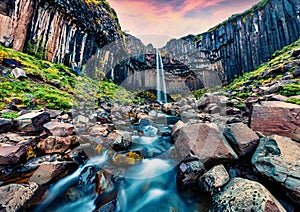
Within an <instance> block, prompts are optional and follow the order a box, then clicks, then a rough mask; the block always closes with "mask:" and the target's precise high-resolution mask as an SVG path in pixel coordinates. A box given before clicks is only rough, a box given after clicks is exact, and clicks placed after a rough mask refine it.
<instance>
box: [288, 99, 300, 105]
mask: <svg viewBox="0 0 300 212" xmlns="http://www.w3.org/2000/svg"><path fill="white" fill-rule="evenodd" d="M286 102H288V103H293V104H297V105H300V99H297V98H290V99H288V100H286Z"/></svg>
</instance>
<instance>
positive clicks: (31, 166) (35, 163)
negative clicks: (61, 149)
mask: <svg viewBox="0 0 300 212" xmlns="http://www.w3.org/2000/svg"><path fill="white" fill-rule="evenodd" d="M57 160H62V156H60V155H58V154H54V155H43V156H40V157H36V158H33V159H31V160H29V161H28V162H26V163H25V164H24V165H23V166H22V168H21V169H20V170H19V172H29V171H32V170H35V169H37V168H38V167H39V166H40V165H41V164H42V163H44V162H54V161H57Z"/></svg>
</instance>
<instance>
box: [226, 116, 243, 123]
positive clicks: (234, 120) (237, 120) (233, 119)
mask: <svg viewBox="0 0 300 212" xmlns="http://www.w3.org/2000/svg"><path fill="white" fill-rule="evenodd" d="M240 122H242V120H241V119H239V118H237V117H231V118H228V119H227V121H226V124H234V123H240Z"/></svg>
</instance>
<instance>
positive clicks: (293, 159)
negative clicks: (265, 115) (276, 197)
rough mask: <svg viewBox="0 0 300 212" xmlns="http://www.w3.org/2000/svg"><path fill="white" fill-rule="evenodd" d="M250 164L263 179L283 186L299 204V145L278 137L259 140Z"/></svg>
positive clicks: (288, 139)
mask: <svg viewBox="0 0 300 212" xmlns="http://www.w3.org/2000/svg"><path fill="white" fill-rule="evenodd" d="M252 164H253V165H254V166H255V168H256V169H257V170H258V171H259V172H260V173H261V174H262V175H263V176H265V177H267V178H268V179H270V180H272V181H276V182H278V183H280V184H281V185H283V186H284V187H285V188H286V189H287V190H288V194H289V196H290V197H291V199H292V200H294V201H295V202H298V203H299V202H300V144H299V143H297V142H295V141H292V140H291V139H290V138H286V137H281V136H278V135H273V136H268V137H264V138H261V139H260V143H259V145H258V147H257V149H256V151H255V153H254V155H253V157H252Z"/></svg>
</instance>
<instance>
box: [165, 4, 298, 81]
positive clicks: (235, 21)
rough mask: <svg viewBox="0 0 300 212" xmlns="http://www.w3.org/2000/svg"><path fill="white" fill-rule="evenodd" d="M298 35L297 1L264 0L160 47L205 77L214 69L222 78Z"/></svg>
mask: <svg viewBox="0 0 300 212" xmlns="http://www.w3.org/2000/svg"><path fill="white" fill-rule="evenodd" d="M299 36H300V1H299V0H264V1H262V2H261V3H260V4H258V5H257V6H256V7H254V8H252V9H250V10H248V11H246V12H245V13H243V14H241V15H236V16H233V17H232V18H230V19H229V20H228V21H225V22H224V23H222V24H219V25H218V26H216V27H214V28H212V29H211V30H209V31H208V32H205V33H203V34H200V35H197V36H194V35H189V36H186V37H184V38H183V39H182V40H181V41H180V40H171V41H170V42H169V43H168V44H167V45H166V46H165V47H164V50H165V52H166V55H167V56H168V57H171V58H174V59H177V60H179V61H181V62H183V63H184V64H186V65H187V66H188V67H189V68H190V69H191V70H192V71H194V72H195V73H197V74H198V76H199V77H201V76H206V78H209V76H208V75H209V73H214V75H215V72H216V71H217V74H218V75H219V78H220V80H221V81H222V82H226V81H230V80H232V79H233V78H234V77H235V76H236V75H241V74H242V73H244V72H249V71H253V70H254V69H255V68H256V67H258V66H259V65H260V64H262V63H264V62H266V61H268V59H269V58H270V57H271V55H272V54H273V53H274V52H275V51H276V50H279V49H281V48H283V47H284V46H287V45H289V44H291V43H292V42H294V41H296V40H297V39H298V38H299ZM208 60H209V61H208ZM208 84H209V83H208Z"/></svg>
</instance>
